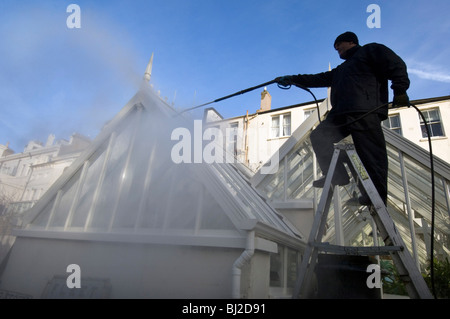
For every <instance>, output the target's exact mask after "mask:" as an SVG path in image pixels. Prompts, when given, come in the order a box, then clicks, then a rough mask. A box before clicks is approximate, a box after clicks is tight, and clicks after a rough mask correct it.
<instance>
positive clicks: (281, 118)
mask: <svg viewBox="0 0 450 319" xmlns="http://www.w3.org/2000/svg"><path fill="white" fill-rule="evenodd" d="M286 117H289V132H288V134H285V130H284V127H285V126H286V124H284V119H285V118H286ZM276 118H278V126H276V127H274V125H273V122H274V119H276ZM274 129H276V131H274ZM291 133H292V118H291V113H290V112H289V113H283V114H277V115H274V116H272V118H271V123H270V135H271V138H280V137H287V136H291Z"/></svg>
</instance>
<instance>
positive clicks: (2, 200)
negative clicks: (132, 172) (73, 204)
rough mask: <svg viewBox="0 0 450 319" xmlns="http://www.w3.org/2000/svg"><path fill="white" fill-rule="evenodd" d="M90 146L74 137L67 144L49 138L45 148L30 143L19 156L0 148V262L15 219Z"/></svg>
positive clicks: (52, 136) (85, 141)
mask: <svg viewBox="0 0 450 319" xmlns="http://www.w3.org/2000/svg"><path fill="white" fill-rule="evenodd" d="M89 144H90V140H89V139H88V138H87V137H85V136H83V135H80V134H76V133H75V134H73V135H72V136H71V137H70V139H69V140H65V139H61V140H55V136H54V135H53V134H51V135H49V137H48V139H47V141H46V143H45V144H44V143H42V142H40V141H30V142H29V143H28V144H27V145H26V146H25V148H24V150H23V152H20V153H15V152H14V151H13V150H11V149H10V148H9V147H8V145H0V236H1V242H0V262H1V260H2V259H3V257H4V256H5V255H6V254H7V252H8V251H9V249H10V247H11V245H12V243H13V242H14V237H13V236H10V231H11V227H12V224H14V219H16V218H18V217H19V216H20V214H21V213H22V212H24V211H26V210H27V209H29V208H31V207H32V206H33V205H34V204H35V203H36V202H37V201H38V200H39V199H40V198H41V197H42V195H43V194H44V193H45V192H46V191H47V190H48V189H49V188H50V186H51V185H52V184H53V183H54V182H55V181H56V180H57V179H58V177H59V176H61V174H62V173H63V171H64V170H65V169H66V168H67V167H68V166H70V165H71V164H72V162H73V161H74V160H75V159H77V158H78V156H79V155H80V153H81V152H82V151H83V150H84V149H85V148H86V147H87V146H88V145H89Z"/></svg>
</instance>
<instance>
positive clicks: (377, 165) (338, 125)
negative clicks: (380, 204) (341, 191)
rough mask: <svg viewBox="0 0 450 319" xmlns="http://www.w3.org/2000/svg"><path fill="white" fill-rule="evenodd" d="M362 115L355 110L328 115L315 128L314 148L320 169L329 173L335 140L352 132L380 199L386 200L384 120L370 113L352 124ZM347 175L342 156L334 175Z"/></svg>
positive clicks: (386, 161) (312, 140) (357, 150)
mask: <svg viewBox="0 0 450 319" xmlns="http://www.w3.org/2000/svg"><path fill="white" fill-rule="evenodd" d="M361 115H362V114H360V113H352V114H346V115H342V116H328V117H327V118H326V119H325V120H324V121H322V123H320V124H319V125H318V126H317V128H316V129H315V130H313V131H312V133H311V136H310V138H311V143H312V147H313V149H314V152H315V154H316V157H317V162H318V163H319V166H320V169H321V170H322V173H323V174H324V175H326V174H327V172H328V168H329V166H330V162H331V158H332V156H333V152H334V143H337V142H339V141H341V140H342V139H343V138H345V137H347V136H349V135H351V137H352V139H353V143H354V145H355V150H356V152H357V153H358V156H359V157H360V158H361V161H362V163H363V165H364V167H365V168H366V170H367V173H368V174H369V176H370V178H371V179H372V182H373V184H374V185H375V188H376V189H377V191H378V193H379V194H380V197H381V199H382V200H383V201H384V202H385V203H386V200H387V177H388V159H387V151H386V141H385V139H384V134H383V129H382V127H381V119H380V117H379V116H378V114H369V115H367V116H365V117H364V118H362V119H361V120H358V121H357V122H355V123H350V122H352V121H353V120H355V119H357V118H359V117H360V116H361ZM346 123H350V124H346ZM341 154H342V152H341ZM347 176H348V174H347V171H346V169H345V167H344V164H343V157H340V158H339V160H338V164H337V166H336V171H335V176H334V177H336V178H341V179H342V177H344V178H345V177H347Z"/></svg>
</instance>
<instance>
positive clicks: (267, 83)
mask: <svg viewBox="0 0 450 319" xmlns="http://www.w3.org/2000/svg"><path fill="white" fill-rule="evenodd" d="M273 83H277V79H274V80H272V81H269V82H266V83H263V84H259V85H257V86H253V87H251V88H248V89H245V90H242V91H239V92H236V93H233V94H230V95H227V96H224V97H221V98H219V99H216V100H214V101H211V102H208V103H204V104H201V105H197V106H194V107H190V108H188V109H185V110H183V111H181V112H178V113H177V114H176V115H177V116H178V115H180V114H182V113H184V112H188V111H191V110H194V109H197V108H200V107H204V106H207V105H210V104H212V103H216V102H220V101H223V100H226V99H229V98H231V97H234V96H237V95H241V94H244V93H247V92H250V91H253V90H256V89H259V88H261V87H263V86H268V85H270V84H273ZM277 84H278V87H279V88H280V89H283V90H288V89H290V88H291V85H287V86H283V85H281V84H279V83H277ZM295 86H297V87H299V88H301V89H303V90H305V91H308V92H309V93H310V94H311V95H312V96H313V97H314V100H315V101H316V105H317V110H319V103H318V102H317V99H316V97H315V95H314V94H313V93H312V92H311V90H310V89H309V88H307V87H305V86H303V85H299V84H295ZM319 121H320V114H319Z"/></svg>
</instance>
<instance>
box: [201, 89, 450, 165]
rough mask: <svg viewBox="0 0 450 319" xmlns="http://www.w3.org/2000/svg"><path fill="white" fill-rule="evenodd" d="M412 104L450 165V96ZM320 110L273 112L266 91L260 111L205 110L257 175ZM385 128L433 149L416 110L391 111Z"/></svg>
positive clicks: (309, 106) (308, 106) (310, 105)
mask: <svg viewBox="0 0 450 319" xmlns="http://www.w3.org/2000/svg"><path fill="white" fill-rule="evenodd" d="M323 101H324V100H320V101H318V102H319V103H321V102H323ZM411 103H412V104H414V105H415V106H416V107H417V108H418V109H419V110H420V111H421V112H422V114H423V116H424V117H425V120H426V121H427V122H428V123H429V127H430V134H431V140H432V151H433V154H434V155H435V156H438V157H439V158H441V159H442V160H444V161H446V162H449V161H450V140H449V138H448V134H449V133H448V132H450V121H449V120H447V119H449V118H450V96H443V97H436V98H429V99H422V100H415V101H411ZM328 107H331V105H329V106H328ZM316 109H317V105H316V103H315V102H307V103H301V104H295V105H291V106H286V107H281V108H276V109H272V108H271V97H270V94H269V92H268V91H267V90H266V89H264V91H263V92H262V93H261V106H260V109H258V110H257V111H256V112H255V113H253V114H248V113H247V114H245V115H241V116H236V117H233V118H228V119H224V118H223V117H221V115H220V114H219V113H218V112H217V111H215V110H214V109H213V108H209V109H207V110H205V115H204V121H205V122H206V123H207V126H208V127H217V128H220V129H221V130H222V131H223V132H224V137H225V143H226V145H227V148H226V149H227V151H228V152H229V153H232V154H233V155H234V156H236V158H237V160H238V161H240V162H241V163H244V164H245V165H247V166H248V167H249V168H250V169H251V170H252V171H254V172H256V171H257V170H258V169H259V168H261V166H262V165H263V164H264V163H266V162H267V161H268V160H269V159H270V158H271V156H272V155H273V154H274V153H275V152H276V151H277V150H278V149H279V148H280V147H281V145H283V143H284V142H285V141H286V140H287V139H288V138H289V137H290V136H291V134H292V132H294V131H295V130H296V129H297V128H298V127H299V126H300V124H302V123H303V122H304V121H305V120H306V119H307V118H308V117H309V116H310V115H311V114H313V112H314V111H316ZM315 114H317V112H316V113H315ZM314 116H317V115H314ZM383 125H384V126H386V127H388V128H390V129H392V130H394V131H395V132H396V133H398V134H400V135H401V136H403V137H405V138H407V139H408V140H410V141H411V142H413V143H415V144H417V145H419V146H421V147H422V148H424V149H425V150H428V149H429V145H428V138H427V131H426V128H425V125H424V121H423V118H422V116H421V115H420V114H419V113H418V112H417V110H416V109H415V108H414V107H402V108H395V109H391V110H390V111H389V118H388V119H387V120H386V121H384V122H383Z"/></svg>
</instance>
